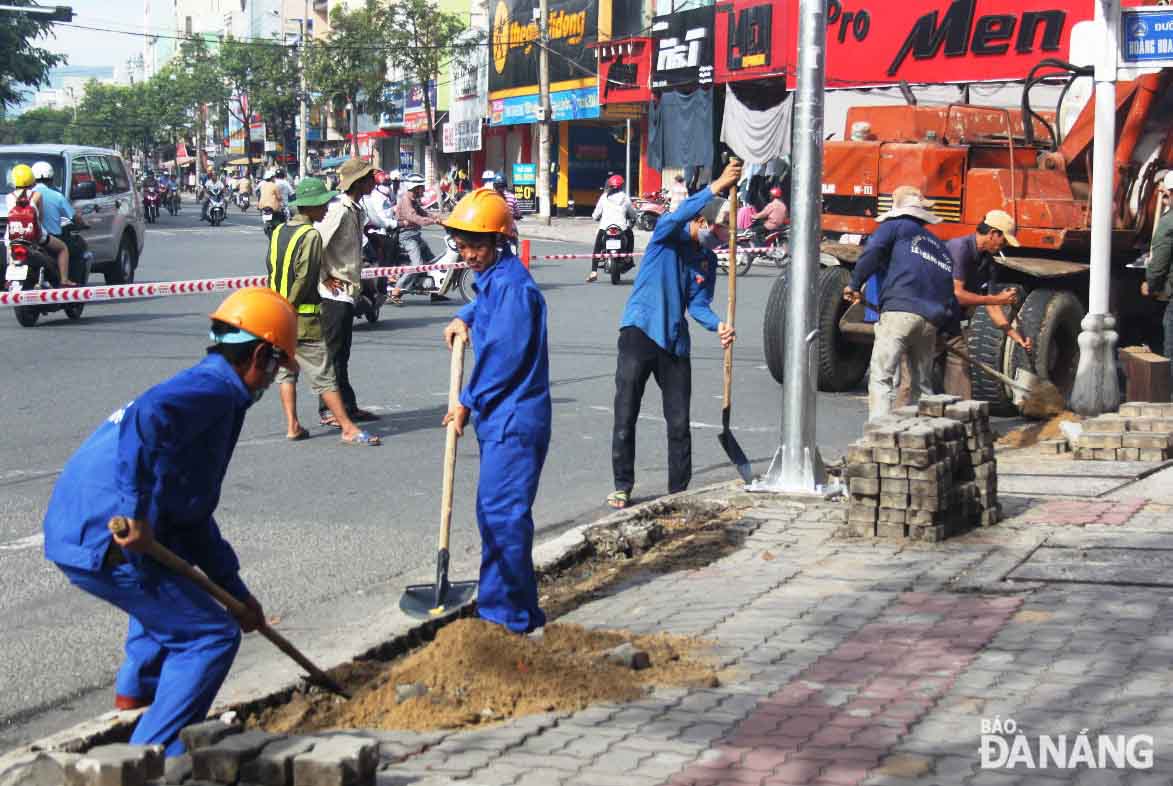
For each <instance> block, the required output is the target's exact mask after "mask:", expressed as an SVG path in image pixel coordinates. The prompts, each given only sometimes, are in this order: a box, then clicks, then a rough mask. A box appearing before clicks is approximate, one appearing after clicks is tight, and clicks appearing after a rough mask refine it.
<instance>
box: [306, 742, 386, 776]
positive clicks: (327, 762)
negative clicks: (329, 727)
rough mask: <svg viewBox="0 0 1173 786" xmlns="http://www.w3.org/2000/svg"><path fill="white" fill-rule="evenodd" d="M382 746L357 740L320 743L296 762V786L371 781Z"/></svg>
mask: <svg viewBox="0 0 1173 786" xmlns="http://www.w3.org/2000/svg"><path fill="white" fill-rule="evenodd" d="M378 763H379V744H378V743H376V742H373V741H370V740H363V739H358V738H355V737H344V736H335V737H329V738H326V739H323V740H319V741H318V742H316V743H315V744H314V747H313V748H312V749H311V750H309V751H306V752H305V753H301V754H298V755H297V756H296V757H294V759H293V784H294V786H355V784H362V783H367V782H369V781H370V780H372V778H373V776H374V773H375V769H376V766H377V765H378Z"/></svg>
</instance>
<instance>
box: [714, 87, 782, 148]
mask: <svg viewBox="0 0 1173 786" xmlns="http://www.w3.org/2000/svg"><path fill="white" fill-rule="evenodd" d="M793 106H794V96H793V95H792V94H791V95H787V96H786V98H785V99H784V100H782V101H781V102H779V103H778V104H775V105H774V106H772V107H769V108H767V109H760V110H759V109H751V108H750V107H749V106H746V104H745V103H743V102H742V100H741V99H740V98H738V96H737V92H736V89H735V88H734V87H733V85H730V86H729V88H728V89H727V90H726V91H725V116H724V118H723V120H722V123H721V141H722V142H724V143H725V144H726V145H728V146H729V148H730V149H731V150H732V151H733V152H734V153H736V154H737V155H738V156H739V157H740V158H741V159H742V160H743V161H745V162H746V163H749V164H764V163H766V162H767V161H770V160H771V159H776V158H782V157H783V156H789V155H790V117H791V112H792V109H793Z"/></svg>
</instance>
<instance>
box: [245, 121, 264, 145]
mask: <svg viewBox="0 0 1173 786" xmlns="http://www.w3.org/2000/svg"><path fill="white" fill-rule="evenodd" d="M265 136H266V135H265V121H264V120H257V119H255V118H254V119H253V120H251V121H249V124H248V141H249V142H264V141H265Z"/></svg>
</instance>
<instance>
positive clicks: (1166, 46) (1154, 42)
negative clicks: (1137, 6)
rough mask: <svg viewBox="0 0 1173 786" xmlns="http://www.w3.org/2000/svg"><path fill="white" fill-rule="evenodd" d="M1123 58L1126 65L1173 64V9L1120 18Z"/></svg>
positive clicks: (1135, 13)
mask: <svg viewBox="0 0 1173 786" xmlns="http://www.w3.org/2000/svg"><path fill="white" fill-rule="evenodd" d="M1120 38H1121V41H1120V57H1121V59H1123V60H1124V62H1126V63H1153V62H1161V61H1173V8H1170V9H1168V10H1156V11H1144V12H1139V11H1125V12H1123V13H1122V14H1121V15H1120Z"/></svg>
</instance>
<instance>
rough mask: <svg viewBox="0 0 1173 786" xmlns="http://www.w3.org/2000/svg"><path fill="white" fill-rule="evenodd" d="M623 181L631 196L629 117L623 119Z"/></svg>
mask: <svg viewBox="0 0 1173 786" xmlns="http://www.w3.org/2000/svg"><path fill="white" fill-rule="evenodd" d="M623 123H624V126H625V128H624V131H625V132H626V133H624V135H623V183H624V185H626V186H627V189H626V190H627V195H628V196H631V118H630V117H629V118H627V119H625V120H624V121H623Z"/></svg>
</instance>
